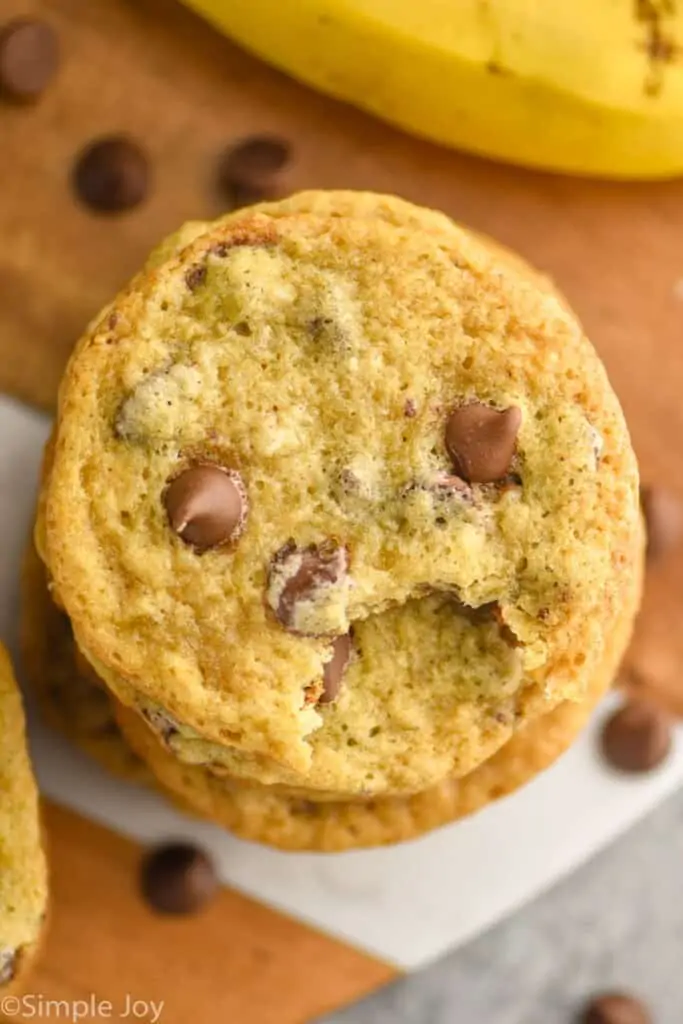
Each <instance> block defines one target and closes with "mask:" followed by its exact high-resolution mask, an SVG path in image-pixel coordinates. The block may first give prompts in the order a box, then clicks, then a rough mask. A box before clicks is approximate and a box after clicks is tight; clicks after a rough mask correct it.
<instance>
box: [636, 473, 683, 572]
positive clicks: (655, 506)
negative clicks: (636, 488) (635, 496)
mask: <svg viewBox="0 0 683 1024" xmlns="http://www.w3.org/2000/svg"><path fill="white" fill-rule="evenodd" d="M640 507H641V508H642V510H643V515H644V516H645V528H646V532H647V559H648V561H649V562H656V561H658V560H659V559H660V558H661V557H662V556H663V555H665V554H666V553H667V552H668V551H670V550H671V549H672V548H674V547H675V546H676V544H677V543H678V542H679V541H680V539H681V535H682V534H683V508H682V507H681V503H680V502H679V501H678V499H677V498H675V497H674V495H673V494H671V493H670V492H669V491H667V490H665V489H664V488H662V487H641V488H640Z"/></svg>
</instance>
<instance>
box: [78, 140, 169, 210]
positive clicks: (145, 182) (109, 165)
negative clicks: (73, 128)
mask: <svg viewBox="0 0 683 1024" xmlns="http://www.w3.org/2000/svg"><path fill="white" fill-rule="evenodd" d="M149 178H150V172H149V163H148V161H147V157H146V156H145V154H144V152H143V150H142V149H141V148H140V146H139V145H138V144H137V142H135V141H134V140H133V139H129V138H127V137H126V136H125V135H110V136H107V137H105V138H102V139H97V140H96V141H95V142H91V143H90V145H88V146H86V148H85V149H84V150H83V152H82V153H81V154H80V156H79V157H78V160H77V161H76V165H75V167H74V171H73V179H72V180H73V186H74V189H75V191H76V194H77V195H78V197H79V198H80V199H81V201H82V202H83V203H85V205H86V206H89V207H90V208H91V209H93V210H96V211H97V212H98V213H120V212H122V211H123V210H130V209H132V207H134V206H137V205H138V204H139V203H141V202H142V200H143V199H144V198H145V196H146V195H147V191H148V189H149Z"/></svg>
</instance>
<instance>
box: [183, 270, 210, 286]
mask: <svg viewBox="0 0 683 1024" xmlns="http://www.w3.org/2000/svg"><path fill="white" fill-rule="evenodd" d="M205 281H206V267H204V266H197V267H191V268H190V270H188V272H187V273H186V274H185V284H186V285H187V287H188V288H189V289H190V291H191V292H196V291H197V288H200V287H201V286H202V285H203V284H204V282H205Z"/></svg>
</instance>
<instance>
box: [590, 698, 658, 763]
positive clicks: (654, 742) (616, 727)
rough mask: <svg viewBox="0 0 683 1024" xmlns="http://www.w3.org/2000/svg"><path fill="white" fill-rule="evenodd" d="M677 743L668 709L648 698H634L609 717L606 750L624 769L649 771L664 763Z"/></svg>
mask: <svg viewBox="0 0 683 1024" xmlns="http://www.w3.org/2000/svg"><path fill="white" fill-rule="evenodd" d="M672 742H673V736H672V730H671V720H670V719H669V716H668V715H667V713H666V712H665V711H663V710H662V709H661V708H658V707H656V706H655V705H654V704H650V703H648V702H646V701H644V700H630V701H629V702H628V703H627V704H624V706H623V707H621V708H619V710H618V711H615V712H614V714H613V715H612V716H611V717H610V718H608V719H607V721H606V722H605V724H604V726H603V730H602V752H603V754H604V756H605V758H606V760H607V761H609V763H610V764H611V765H612V766H613V767H614V768H618V769H619V770H620V771H622V772H634V773H635V772H647V771H651V770H652V769H653V768H656V767H657V766H658V765H660V764H661V763H662V762H663V761H664V760H665V759H666V757H667V755H668V754H669V751H670V750H671V745H672Z"/></svg>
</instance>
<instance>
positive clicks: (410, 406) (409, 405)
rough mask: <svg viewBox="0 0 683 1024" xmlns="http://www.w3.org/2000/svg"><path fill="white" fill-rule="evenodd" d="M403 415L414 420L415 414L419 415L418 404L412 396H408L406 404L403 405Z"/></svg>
mask: <svg viewBox="0 0 683 1024" xmlns="http://www.w3.org/2000/svg"><path fill="white" fill-rule="evenodd" d="M403 415H404V416H405V417H407V419H409V420H412V419H413V417H414V416H417V406H416V405H415V402H414V401H413V400H412V398H406V404H405V405H404V406H403Z"/></svg>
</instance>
